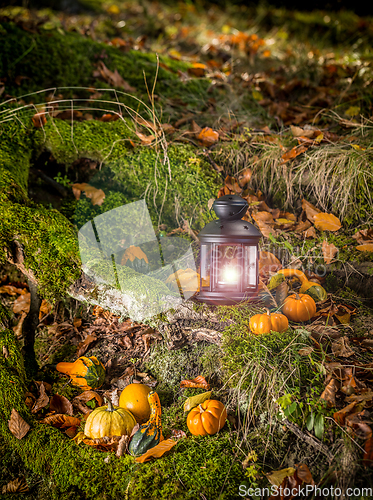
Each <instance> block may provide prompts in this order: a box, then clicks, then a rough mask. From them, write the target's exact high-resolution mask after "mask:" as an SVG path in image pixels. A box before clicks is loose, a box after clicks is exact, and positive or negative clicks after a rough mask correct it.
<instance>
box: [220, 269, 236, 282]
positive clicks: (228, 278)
mask: <svg viewBox="0 0 373 500" xmlns="http://www.w3.org/2000/svg"><path fill="white" fill-rule="evenodd" d="M223 279H224V281H225V282H226V283H236V282H237V281H238V272H237V268H236V267H231V266H227V267H225V268H224V270H223Z"/></svg>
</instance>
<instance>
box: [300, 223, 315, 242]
mask: <svg viewBox="0 0 373 500" xmlns="http://www.w3.org/2000/svg"><path fill="white" fill-rule="evenodd" d="M303 236H304V238H306V239H308V238H316V237H317V234H316V230H315V228H314V227H313V226H311V227H309V228H308V229H306V230H305V231H304V233H303Z"/></svg>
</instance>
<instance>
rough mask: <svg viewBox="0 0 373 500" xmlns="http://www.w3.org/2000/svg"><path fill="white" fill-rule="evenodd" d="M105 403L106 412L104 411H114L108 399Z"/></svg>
mask: <svg viewBox="0 0 373 500" xmlns="http://www.w3.org/2000/svg"><path fill="white" fill-rule="evenodd" d="M105 401H106V403H107V410H106V411H115V410H114V406H113V403H112V402H111V401H110V399H106V398H105Z"/></svg>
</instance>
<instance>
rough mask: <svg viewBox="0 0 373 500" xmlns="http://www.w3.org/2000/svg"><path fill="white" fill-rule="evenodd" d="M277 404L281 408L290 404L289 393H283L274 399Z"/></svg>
mask: <svg viewBox="0 0 373 500" xmlns="http://www.w3.org/2000/svg"><path fill="white" fill-rule="evenodd" d="M276 403H277V404H278V405H280V406H281V408H282V409H283V410H285V408H287V407H288V406H290V405H291V394H284V395H283V396H281V397H280V398H278V400H277V401H276Z"/></svg>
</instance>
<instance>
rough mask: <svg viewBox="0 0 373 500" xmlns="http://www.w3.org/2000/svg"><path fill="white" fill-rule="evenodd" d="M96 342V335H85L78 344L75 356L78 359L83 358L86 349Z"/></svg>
mask: <svg viewBox="0 0 373 500" xmlns="http://www.w3.org/2000/svg"><path fill="white" fill-rule="evenodd" d="M96 340H97V337H96V335H94V334H91V335H87V336H86V338H85V339H84V340H83V342H80V343H79V344H78V347H77V352H76V355H77V357H78V358H79V357H80V356H83V354H84V353H85V352H86V351H87V350H88V347H89V346H90V345H91V344H92V343H93V342H95V341H96Z"/></svg>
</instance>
